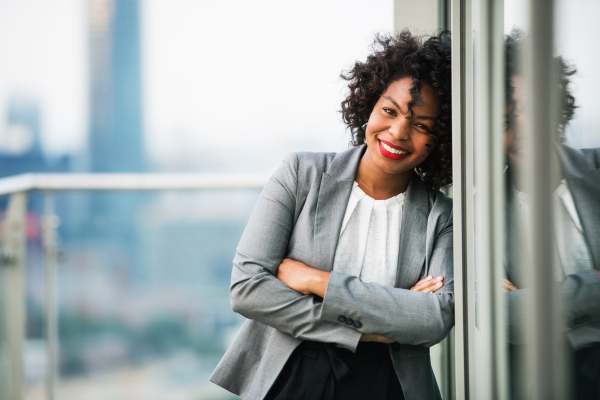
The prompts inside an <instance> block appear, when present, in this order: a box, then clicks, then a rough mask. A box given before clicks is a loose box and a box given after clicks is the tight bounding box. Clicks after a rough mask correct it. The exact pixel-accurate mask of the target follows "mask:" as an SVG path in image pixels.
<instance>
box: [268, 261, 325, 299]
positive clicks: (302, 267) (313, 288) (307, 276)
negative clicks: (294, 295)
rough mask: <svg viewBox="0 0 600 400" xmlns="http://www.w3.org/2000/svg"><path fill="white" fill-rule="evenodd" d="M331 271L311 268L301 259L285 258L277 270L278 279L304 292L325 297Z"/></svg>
mask: <svg viewBox="0 0 600 400" xmlns="http://www.w3.org/2000/svg"><path fill="white" fill-rule="evenodd" d="M329 275H330V273H329V272H325V271H321V270H318V269H315V268H311V267H309V266H308V265H306V264H304V263H301V262H300V261H294V260H290V259H289V258H286V259H284V260H283V261H282V262H281V264H279V268H278V270H277V279H279V280H280V281H281V282H283V283H285V284H286V285H288V286H289V287H290V288H291V289H294V290H295V291H297V292H300V293H302V294H316V295H317V296H320V297H325V291H326V290H327V283H328V282H329Z"/></svg>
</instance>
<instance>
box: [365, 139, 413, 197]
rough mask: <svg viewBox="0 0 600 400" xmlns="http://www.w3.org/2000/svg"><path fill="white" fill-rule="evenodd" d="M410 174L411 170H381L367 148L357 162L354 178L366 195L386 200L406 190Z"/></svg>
mask: <svg viewBox="0 0 600 400" xmlns="http://www.w3.org/2000/svg"><path fill="white" fill-rule="evenodd" d="M412 174H413V171H412V170H411V171H406V172H404V173H402V174H388V173H386V172H384V171H382V170H381V169H379V168H378V167H377V166H376V165H375V163H374V162H373V159H372V158H371V156H370V154H369V150H368V149H367V151H366V152H365V154H364V155H363V157H362V158H361V160H360V163H359V164H358V171H357V172H356V178H355V180H356V182H358V185H359V186H360V188H361V190H362V191H363V192H365V194H366V195H367V196H369V197H371V198H373V199H375V200H387V199H389V198H392V197H394V196H397V195H399V194H400V193H403V192H404V191H406V188H407V187H408V182H409V181H410V177H411V176H412Z"/></svg>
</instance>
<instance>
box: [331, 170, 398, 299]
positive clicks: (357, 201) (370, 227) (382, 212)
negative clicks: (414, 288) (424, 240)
mask: <svg viewBox="0 0 600 400" xmlns="http://www.w3.org/2000/svg"><path fill="white" fill-rule="evenodd" d="M403 205H404V194H403V193H400V194H399V195H398V196H395V197H392V198H390V199H387V200H374V199H372V198H371V197H369V196H367V195H366V194H365V192H363V191H362V190H361V189H360V187H359V186H358V183H357V182H354V186H353V187H352V193H351V194H350V199H349V200H348V206H347V207H346V214H345V215H344V220H343V222H342V229H341V231H340V238H339V241H338V245H337V249H336V252H335V258H334V261H333V270H334V271H337V272H342V273H344V274H347V275H353V276H357V277H359V278H360V279H361V280H362V281H363V282H375V283H378V284H380V285H382V286H392V287H393V286H394V285H395V284H396V272H397V269H398V250H399V247H400V226H401V223H402V208H403Z"/></svg>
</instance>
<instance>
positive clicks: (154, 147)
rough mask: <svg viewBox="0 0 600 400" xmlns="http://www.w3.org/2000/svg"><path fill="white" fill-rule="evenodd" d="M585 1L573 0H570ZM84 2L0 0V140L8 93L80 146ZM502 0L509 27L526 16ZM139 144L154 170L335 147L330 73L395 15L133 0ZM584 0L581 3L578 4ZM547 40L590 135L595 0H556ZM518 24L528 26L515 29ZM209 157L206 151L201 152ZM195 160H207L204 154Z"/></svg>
mask: <svg viewBox="0 0 600 400" xmlns="http://www.w3.org/2000/svg"><path fill="white" fill-rule="evenodd" d="M576 3H577V4H581V6H575V4H576ZM86 4H87V3H86V1H83V0H53V1H47V0H0V59H1V60H2V62H1V63H0V145H1V140H2V138H3V133H4V130H5V119H6V107H7V101H8V99H9V98H10V96H11V95H13V94H18V95H23V96H27V97H30V98H33V99H35V100H37V101H39V103H40V105H41V109H42V123H43V126H42V135H43V145H44V148H45V149H46V150H47V151H48V152H50V153H51V154H61V153H65V152H71V153H78V152H81V151H82V149H84V148H85V145H86V136H87V115H88V96H87V90H88V84H87V71H88V70H87V51H88V49H87V30H86V12H87V9H86ZM522 4H523V2H520V1H518V0H507V1H506V2H505V5H506V10H505V27H506V30H510V28H511V27H512V26H521V27H525V21H526V18H527V17H526V12H525V11H526V10H524V8H523V7H522ZM141 6H142V13H141V18H142V54H143V70H142V74H143V82H144V85H143V90H144V92H143V106H144V121H145V133H146V137H145V139H146V148H147V150H148V153H149V154H150V156H151V158H152V160H154V163H155V164H156V165H158V166H159V168H161V166H166V167H165V168H171V167H173V166H174V167H175V168H176V169H180V170H185V169H191V170H194V169H197V167H198V163H200V164H202V162H200V161H202V160H204V161H206V160H208V162H209V163H212V162H213V161H211V160H217V159H218V160H221V161H220V162H216V161H215V168H216V169H220V168H221V169H233V170H240V169H250V170H256V171H259V170H260V171H265V170H268V169H270V168H272V167H273V166H274V165H276V164H277V163H278V162H279V160H281V159H282V158H283V156H284V155H285V154H286V153H287V152H289V151H300V150H311V151H339V150H343V149H345V148H347V143H348V134H347V132H346V131H345V129H344V126H343V125H342V123H341V122H340V115H339V113H338V110H339V103H340V101H341V100H342V99H343V95H344V87H345V86H344V82H342V81H341V80H340V79H339V73H340V71H341V70H343V69H347V68H348V67H350V66H351V65H352V63H353V62H354V61H355V60H363V59H364V58H365V57H366V54H367V53H368V45H369V43H370V42H371V40H372V38H373V35H374V34H375V33H376V32H389V31H391V30H392V27H393V12H392V11H393V2H392V0H327V1H322V0H303V1H294V2H292V1H285V0H255V1H244V0H231V1H222V0H169V1H164V0H142V2H141ZM583 9H585V10H586V12H583V13H582V12H581V10H583ZM557 15H560V16H561V19H560V22H559V23H557V35H556V36H557V48H558V51H559V52H560V53H561V54H563V55H564V56H565V57H566V58H567V59H568V60H570V61H571V62H572V63H573V64H574V65H575V66H576V67H577V69H578V71H579V73H578V75H577V77H576V78H575V79H574V80H575V91H576V93H575V94H576V97H577V99H578V101H579V103H580V106H581V107H580V108H579V109H578V110H577V120H576V121H575V122H574V124H573V125H574V127H575V128H576V129H577V130H578V132H580V136H581V138H580V142H581V143H575V144H576V145H577V144H579V145H580V146H582V147H590V146H600V135H598V134H596V132H598V130H600V122H599V121H600V120H599V118H600V116H599V115H598V113H597V111H596V110H597V109H598V104H597V103H598V99H597V98H596V93H597V92H598V91H599V89H600V73H598V72H599V71H598V65H599V63H600V59H599V52H598V50H597V49H596V48H595V47H593V39H590V40H589V41H586V40H585V39H586V38H587V37H588V36H589V35H587V32H589V29H590V27H591V26H593V24H594V23H595V22H596V21H595V19H596V18H597V15H600V2H598V1H595V0H576V1H567V0H560V1H559V2H558V5H557ZM525 28H526V27H525ZM205 164H206V163H205ZM203 165H204V164H203Z"/></svg>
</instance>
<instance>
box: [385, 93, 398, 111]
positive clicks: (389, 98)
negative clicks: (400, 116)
mask: <svg viewBox="0 0 600 400" xmlns="http://www.w3.org/2000/svg"><path fill="white" fill-rule="evenodd" d="M383 98H384V99H388V100H389V101H391V102H392V103H393V104H394V105H395V106H396V108H397V109H398V110H401V108H400V106H399V105H398V103H396V100H394V99H392V97H391V96H383Z"/></svg>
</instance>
